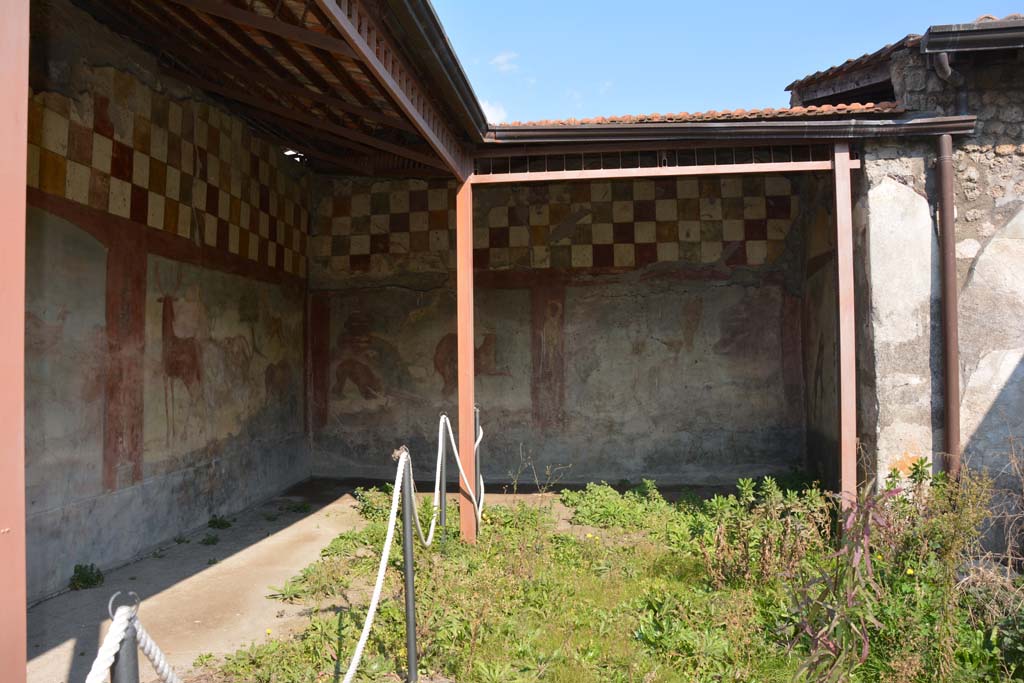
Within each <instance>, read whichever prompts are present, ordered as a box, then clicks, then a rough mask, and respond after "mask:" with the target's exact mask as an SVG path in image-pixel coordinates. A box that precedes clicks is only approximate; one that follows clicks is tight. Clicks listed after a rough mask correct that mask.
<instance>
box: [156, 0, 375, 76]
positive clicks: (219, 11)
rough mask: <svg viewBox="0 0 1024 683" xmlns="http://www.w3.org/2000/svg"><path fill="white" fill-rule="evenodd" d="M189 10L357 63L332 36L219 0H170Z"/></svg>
mask: <svg viewBox="0 0 1024 683" xmlns="http://www.w3.org/2000/svg"><path fill="white" fill-rule="evenodd" d="M170 2H173V3H177V4H179V5H182V6H183V7H188V8H189V9H191V10H196V11H199V12H204V13H206V14H209V15H210V16H214V17H220V18H221V19H227V20H228V21H230V22H232V23H234V24H238V25H240V26H248V27H249V28H254V29H257V30H259V31H263V32H264V33H271V34H274V35H277V36H280V37H281V38H285V39H286V40H293V41H295V42H297V43H304V44H305V45H309V46H310V47H317V48H320V49H321V50H326V51H327V52H330V53H332V54H336V55H342V56H343V57H348V58H349V59H353V60H356V61H358V60H359V56H358V55H357V54H356V52H355V51H354V50H353V49H352V48H351V47H350V46H349V45H348V43H346V42H345V41H344V40H338V39H337V38H334V37H332V36H329V35H326V34H324V33H320V32H318V31H311V30H310V29H308V28H302V27H301V26H295V25H294V24H289V23H287V22H284V21H281V20H279V19H274V18H272V17H265V16H263V15H262V14H257V13H256V12H250V11H249V10H245V9H241V8H239V7H235V6H233V5H230V4H228V3H226V2H223V1H222V0H170Z"/></svg>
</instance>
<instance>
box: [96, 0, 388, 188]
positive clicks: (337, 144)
mask: <svg viewBox="0 0 1024 683" xmlns="http://www.w3.org/2000/svg"><path fill="white" fill-rule="evenodd" d="M113 2H115V3H116V4H117V5H118V6H119V9H120V10H121V11H120V12H110V11H107V10H106V8H105V7H104V8H103V9H102V10H99V11H98V13H99V14H100V16H102V18H103V20H104V21H105V23H108V24H109V25H110V26H112V27H114V28H116V29H119V30H122V31H123V32H124V33H125V34H126V35H130V36H133V37H135V38H136V39H138V40H140V41H141V42H143V43H144V44H148V45H153V44H156V41H157V40H159V39H160V38H161V37H162V38H164V39H166V37H167V36H168V35H170V36H171V37H172V38H174V39H175V41H176V44H177V45H179V46H181V47H183V48H185V49H184V51H182V50H179V51H178V52H176V53H175V54H174V55H171V54H170V53H164V55H163V56H162V58H161V61H162V62H163V64H164V66H165V68H167V69H169V70H170V71H182V70H183V69H186V70H187V72H188V73H189V74H190V75H195V76H197V77H199V78H216V77H217V76H220V77H223V75H225V74H226V75H228V76H233V77H235V78H236V79H237V80H238V82H239V83H241V84H244V87H253V85H255V87H257V88H262V89H263V90H264V91H266V92H267V93H268V96H271V97H273V96H274V95H275V94H279V91H278V90H277V89H275V88H274V87H273V84H272V83H268V82H267V80H266V79H259V80H257V81H256V82H255V84H253V81H252V80H251V79H249V78H248V77H249V76H250V75H251V70H249V71H246V70H243V69H241V68H240V67H237V66H235V65H234V64H233V63H231V62H227V61H225V60H223V59H213V60H211V58H210V57H209V56H208V55H207V54H203V53H200V52H199V51H198V48H196V46H195V45H193V44H192V43H190V42H189V40H188V37H187V35H186V34H184V33H182V32H181V31H179V30H178V26H179V24H178V23H177V22H178V20H177V19H176V18H175V17H172V16H170V15H168V14H166V13H164V12H163V11H162V10H161V8H160V5H159V4H157V3H147V4H146V7H145V12H143V11H142V10H140V8H138V7H135V6H132V5H130V4H129V3H128V0H113ZM154 23H156V24H157V25H159V26H160V30H161V35H160V36H158V35H157V34H156V33H155V30H154V29H152V28H151V27H152V26H153V25H154ZM184 52H188V53H189V54H188V55H187V56H186V55H185V54H184ZM227 85H228V87H243V86H239V85H233V84H227ZM292 90H294V91H302V92H293V94H294V95H306V96H308V97H310V98H311V99H313V100H314V101H316V97H315V93H313V92H312V91H306V90H305V89H303V88H301V86H292ZM280 102H282V104H283V106H288V105H291V104H293V102H292V101H291V100H288V99H281V100H280ZM228 104H229V106H230V108H232V109H234V110H236V113H238V114H239V115H240V116H242V117H243V118H244V119H245V120H246V121H248V122H249V124H250V125H251V126H253V128H254V129H256V130H258V131H260V132H261V133H264V134H267V135H268V136H269V137H273V138H274V139H275V142H278V143H279V144H282V145H283V146H286V147H292V148H296V149H297V148H298V147H299V146H303V145H302V143H303V142H304V141H305V140H306V139H307V138H308V137H310V127H309V126H302V125H297V124H296V123H295V122H294V121H291V120H289V119H283V118H280V117H271V116H270V115H266V114H265V113H264V115H262V116H259V115H257V114H259V113H260V112H259V111H258V110H257V109H255V108H251V107H245V106H243V105H239V104H238V103H235V102H231V101H229V102H228ZM325 104H328V105H330V104H331V103H330V102H327V103H325ZM319 142H320V144H323V145H325V146H324V147H322V149H324V150H328V149H331V148H334V149H335V150H338V149H340V150H343V151H341V152H339V153H338V154H337V158H335V159H334V160H333V163H334V165H335V166H336V167H337V168H338V170H342V171H344V172H350V173H355V172H357V170H358V172H360V173H362V172H365V170H366V169H367V168H368V167H369V162H368V160H369V156H370V155H371V154H375V153H376V152H375V150H372V149H370V148H365V147H362V146H359V145H354V144H353V143H351V142H350V141H347V140H342V139H339V138H333V137H332V138H331V139H330V144H329V145H326V141H323V140H321V141H319ZM305 147H307V148H309V147H312V146H311V145H306V146H305ZM304 153H305V152H304ZM306 156H309V157H310V158H313V156H314V155H312V154H306ZM319 156H321V157H323V156H326V153H323V154H321V155H319ZM322 160H323V161H328V160H327V159H322Z"/></svg>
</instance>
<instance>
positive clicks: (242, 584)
mask: <svg viewBox="0 0 1024 683" xmlns="http://www.w3.org/2000/svg"><path fill="white" fill-rule="evenodd" d="M350 491H351V487H348V486H344V485H342V484H339V483H334V482H325V481H315V480H314V481H310V482H306V483H305V484H300V485H299V486H297V487H295V488H294V489H292V490H290V491H288V492H287V493H286V494H285V495H283V496H281V497H279V498H275V499H273V500H270V501H268V502H266V503H263V504H261V505H257V506H255V507H252V508H249V509H247V510H245V511H243V512H242V513H240V514H238V515H236V517H235V520H234V523H233V525H232V526H231V528H229V529H221V530H217V529H207V528H203V529H200V530H197V531H195V532H194V533H192V534H190V535H188V536H187V540H188V542H187V543H171V544H170V545H169V546H167V547H166V548H165V549H164V550H162V551H161V552H159V553H156V555H154V556H152V557H148V558H146V559H143V560H141V561H139V562H135V563H133V564H130V565H127V566H125V567H122V568H121V569H117V570H114V571H111V572H108V573H107V575H106V581H105V583H104V584H103V586H101V587H99V588H93V589H89V590H82V591H72V592H68V593H64V594H63V595H59V596H57V597H55V598H53V599H51V600H47V601H46V602H43V603H40V604H38V605H36V606H35V607H33V608H32V609H30V610H29V612H28V649H29V651H28V658H29V662H28V680H29V683H81V682H82V681H84V680H85V676H86V674H87V673H88V671H89V667H90V666H91V665H92V660H93V658H94V657H95V656H96V650H97V648H98V646H99V642H100V637H101V635H102V634H104V633H106V629H107V626H108V625H109V619H107V601H108V600H109V598H110V596H111V594H113V593H114V592H115V591H118V590H121V591H129V590H132V591H135V592H136V593H138V594H139V596H140V597H141V598H142V607H141V610H140V614H139V616H140V618H141V620H142V623H143V625H145V627H146V629H147V630H148V631H149V632H150V634H151V635H152V636H153V639H154V640H155V641H156V642H157V644H159V645H160V647H161V649H163V651H164V653H165V654H166V655H167V657H168V659H169V660H170V662H171V665H172V666H173V667H174V669H175V670H176V671H177V672H179V673H180V674H183V675H184V674H187V673H188V671H189V670H190V669H191V668H192V662H193V661H194V660H195V658H196V657H197V656H198V655H200V654H201V653H204V652H211V653H213V654H215V655H224V654H227V653H230V652H234V651H235V650H237V649H238V648H240V647H244V646H245V645H247V644H249V643H250V642H252V641H260V640H262V639H264V638H265V637H266V632H267V629H270V630H271V632H272V633H273V635H275V636H278V635H281V634H282V633H288V632H292V631H298V630H301V629H302V628H303V627H304V626H305V625H306V623H307V617H306V614H307V608H305V607H303V606H302V605H288V604H285V603H282V602H279V601H277V600H268V599H267V598H266V597H265V596H266V594H267V593H268V592H270V591H269V590H268V586H280V585H282V584H283V583H284V582H285V581H286V580H287V579H288V578H290V577H292V576H294V575H295V574H297V573H298V572H299V570H301V569H302V568H303V567H305V566H306V565H308V564H310V563H311V562H313V561H314V560H316V559H317V558H318V557H319V556H320V549H321V548H323V547H324V546H326V545H327V544H328V543H329V542H330V541H331V539H332V538H334V537H335V536H336V535H338V534H339V533H341V532H343V531H346V530H349V529H353V528H356V527H358V526H359V525H360V524H361V520H360V518H359V515H358V514H357V512H356V510H355V506H354V504H355V500H354V499H353V498H352V496H351V495H350ZM302 503H306V504H308V505H309V506H310V507H309V509H308V511H307V510H303V509H302V505H301V504H302ZM297 504H298V505H299V509H298V510H295V511H293V510H292V508H294V507H295V506H296V505H297ZM208 533H212V534H216V535H217V536H218V538H219V542H218V543H217V544H215V545H203V544H201V543H199V541H200V539H202V538H203V537H204V536H206V535H207V534H208ZM212 560H216V563H214V564H210V562H211V561H212ZM139 659H140V661H141V662H144V665H143V667H142V672H143V675H142V681H143V683H146V682H147V681H153V680H156V676H155V675H154V673H153V671H152V669H150V668H149V663H148V662H146V660H145V657H144V656H143V655H141V654H140V655H139Z"/></svg>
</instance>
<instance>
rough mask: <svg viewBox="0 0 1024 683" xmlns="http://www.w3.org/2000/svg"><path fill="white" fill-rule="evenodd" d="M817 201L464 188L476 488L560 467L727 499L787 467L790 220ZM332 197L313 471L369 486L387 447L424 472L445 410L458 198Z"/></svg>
mask: <svg viewBox="0 0 1024 683" xmlns="http://www.w3.org/2000/svg"><path fill="white" fill-rule="evenodd" d="M817 185H818V183H816V182H814V180H813V179H812V178H809V177H807V176H804V177H796V176H794V177H787V176H769V177H759V176H758V177H753V176H752V177H740V176H732V177H729V176H723V177H712V178H703V179H699V180H698V179H687V178H682V179H675V178H673V179H669V180H665V181H660V180H638V181H621V182H612V183H607V182H605V183H597V182H594V183H587V182H584V183H560V184H550V185H544V184H540V185H536V186H515V187H511V186H509V187H505V186H491V187H487V188H480V190H479V191H478V192H475V193H474V205H473V216H474V236H473V239H474V267H475V269H476V278H475V280H476V285H475V288H476V291H475V310H476V312H475V317H476V319H475V335H476V342H475V343H476V349H475V353H474V356H475V360H476V397H477V401H478V403H479V404H480V407H481V410H482V412H483V426H484V429H485V432H486V433H487V436H486V437H485V444H486V446H485V456H484V459H483V462H484V464H483V467H484V471H485V474H486V476H487V477H488V478H489V479H490V480H492V481H512V480H515V479H517V478H519V479H520V480H521V483H531V484H532V483H534V482H533V481H532V478H533V474H532V470H530V469H529V465H532V467H533V468H535V469H536V470H537V472H539V473H540V475H539V476H540V477H541V478H544V477H545V476H547V475H546V474H544V473H545V472H547V471H549V470H548V468H552V469H551V470H550V471H555V468H556V467H557V466H559V465H570V466H571V467H570V468H569V469H567V470H558V471H559V472H560V473H561V474H560V476H561V478H562V481H566V482H568V481H575V482H584V481H594V480H601V479H606V480H609V481H620V480H630V481H638V480H639V479H641V478H643V477H654V478H657V479H658V480H659V481H661V482H663V483H670V484H727V483H730V482H732V481H734V480H735V479H736V478H737V477H741V476H757V475H762V474H783V473H786V472H789V471H790V470H795V469H799V468H801V467H803V465H804V456H805V432H804V428H805V415H804V394H803V387H804V383H803V357H802V350H801V349H802V342H801V335H802V333H803V325H802V316H803V312H802V310H801V309H802V304H801V301H802V297H803V295H804V281H803V270H804V265H805V254H804V226H803V222H804V221H803V220H802V218H801V216H802V215H803V214H802V213H801V207H802V206H804V202H805V201H806V198H807V197H810V196H812V195H813V192H815V191H817V189H816V188H817ZM826 187H827V185H826ZM327 189H328V190H329V192H327V193H325V194H322V195H321V199H320V203H319V207H318V211H317V219H316V234H314V236H312V237H311V239H310V244H311V254H310V259H311V261H310V262H311V270H310V284H311V287H312V288H313V289H314V290H315V291H313V293H312V297H313V305H312V306H311V311H312V313H311V315H312V318H311V320H310V325H311V334H312V335H313V338H314V340H315V339H316V338H318V337H321V338H324V339H328V340H329V343H325V344H324V345H323V347H322V350H321V352H320V353H319V355H316V354H314V357H313V364H312V372H313V377H312V387H313V395H312V396H311V401H312V402H313V405H314V406H320V407H321V409H320V410H319V411H317V410H314V415H315V416H318V419H315V420H314V458H313V462H314V464H313V467H314V472H315V473H316V474H319V475H323V476H335V477H356V478H362V477H381V478H383V477H387V476H390V475H389V469H390V467H391V466H390V454H391V452H392V451H393V450H394V449H395V448H396V447H397V446H399V445H402V444H408V445H409V446H410V448H411V450H412V453H413V456H414V458H417V459H418V460H420V461H421V462H422V463H423V464H424V465H426V464H427V463H428V462H429V461H431V460H432V458H433V456H434V454H435V453H436V438H437V435H436V431H437V418H438V413H439V412H440V411H442V410H444V411H448V412H449V414H451V415H453V416H454V414H455V409H456V400H457V395H456V394H457V392H456V388H457V387H456V384H457V382H456V379H457V378H456V371H457V363H456V355H457V341H456V337H455V297H454V291H453V290H454V282H453V280H454V278H453V273H452V266H453V262H452V254H453V251H452V249H453V247H454V240H455V236H454V230H453V228H454V219H453V216H454V213H453V210H452V206H453V199H454V189H453V186H451V185H449V184H446V183H438V182H434V181H431V182H427V181H406V180H398V181H383V180H376V181H370V180H365V179H344V180H337V181H334V182H332V183H330V184H329V186H328V188H327ZM822 296H824V294H823V295H822ZM317 302H320V303H319V304H318V303H317ZM314 343H315V342H314ZM524 467H526V468H527V469H526V470H525V472H526V473H525V474H524ZM453 476H454V475H453ZM524 477H525V479H523V478H524ZM542 483H543V482H542Z"/></svg>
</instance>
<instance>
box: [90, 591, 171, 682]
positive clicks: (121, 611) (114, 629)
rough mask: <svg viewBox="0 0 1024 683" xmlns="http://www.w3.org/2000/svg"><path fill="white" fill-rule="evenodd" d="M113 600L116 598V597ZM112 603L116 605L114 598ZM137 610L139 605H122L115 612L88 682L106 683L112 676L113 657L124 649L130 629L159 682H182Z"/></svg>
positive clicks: (94, 661)
mask: <svg viewBox="0 0 1024 683" xmlns="http://www.w3.org/2000/svg"><path fill="white" fill-rule="evenodd" d="M133 595H134V594H133ZM114 597H117V594H115V595H114ZM110 600H111V603H113V601H114V598H111V599H110ZM136 609H137V605H136V606H135V607H129V606H128V605H121V606H120V607H118V608H117V611H116V612H114V616H113V619H111V621H110V628H109V629H107V634H106V635H105V636H104V637H103V644H102V645H100V649H99V651H98V652H97V653H96V659H95V660H93V663H92V668H91V669H89V674H88V675H87V676H86V677H85V683H106V681H107V677H108V676H109V675H110V667H112V666H113V665H114V658H115V657H116V656H117V653H118V651H119V650H120V649H121V643H122V641H124V638H125V635H126V634H127V632H128V627H129V626H133V627H134V628H135V635H136V638H137V644H138V647H139V649H140V650H142V653H143V654H144V655H146V658H147V659H148V660H149V662H150V663H151V664H152V665H153V670H154V671H156V674H157V676H159V677H160V680H161V681H163V683H181V679H180V678H178V675H177V674H175V673H174V670H173V669H171V665H170V663H169V662H168V661H167V658H166V657H165V656H164V653H163V652H162V651H161V650H160V647H159V646H158V645H157V644H156V642H155V641H154V640H153V638H152V637H150V635H149V632H148V631H147V630H146V629H145V627H143V625H142V622H141V621H139V617H138V613H137V611H136Z"/></svg>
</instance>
